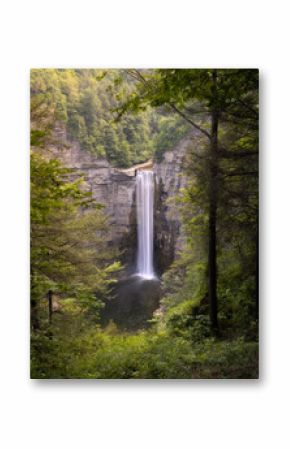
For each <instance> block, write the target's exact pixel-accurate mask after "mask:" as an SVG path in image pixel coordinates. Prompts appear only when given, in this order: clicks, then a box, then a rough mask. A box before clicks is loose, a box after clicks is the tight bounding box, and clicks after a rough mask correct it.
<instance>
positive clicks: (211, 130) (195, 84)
mask: <svg viewBox="0 0 290 449" xmlns="http://www.w3.org/2000/svg"><path fill="white" fill-rule="evenodd" d="M128 73H129V74H130V76H132V77H133V78H134V79H135V80H136V81H137V89H136V90H135V92H134V93H133V94H132V95H131V97H130V98H129V100H128V101H127V102H125V103H124V104H123V105H121V106H120V107H119V110H118V112H119V116H122V115H123V114H124V113H125V112H126V111H128V110H131V111H132V110H133V111H134V110H135V111H137V110H139V109H142V108H144V107H145V106H146V104H150V105H151V106H154V107H160V106H166V107H167V108H168V110H171V111H173V112H174V113H176V114H178V115H179V116H180V117H182V118H183V119H184V120H185V121H186V122H187V123H188V124H190V125H191V126H192V127H193V128H194V129H195V130H197V131H198V132H199V133H200V135H201V136H203V137H205V138H206V140H207V145H206V148H207V150H206V154H205V155H204V156H205V157H207V158H208V162H209V163H208V176H207V179H208V182H207V189H208V223H209V224H208V295H209V305H210V319H211V325H212V328H213V330H215V331H217V329H218V318H217V317H218V307H217V210H218V208H219V206H220V203H219V195H220V188H219V182H220V178H221V176H222V175H223V176H224V175H225V173H223V172H222V171H221V168H220V167H221V166H222V165H224V164H223V161H224V160H229V161H234V162H235V163H237V161H244V160H245V159H247V158H248V157H252V156H255V157H256V156H257V154H258V151H257V117H258V110H257V107H258V104H257V91H258V71H257V70H233V69H228V70H226V69H165V70H164V69H162V70H156V71H152V72H151V73H150V72H149V73H148V72H147V71H137V70H129V71H128ZM208 123H209V124H210V126H209V127H208ZM221 125H222V126H221ZM232 126H238V127H240V128H242V129H243V131H244V133H246V135H248V134H249V133H251V136H250V137H248V138H247V139H246V142H247V144H245V141H244V142H243V141H242V140H240V142H239V143H238V142H235V144H234V145H232V146H226V147H225V146H224V145H223V144H222V142H221V135H223V134H224V133H225V129H227V130H228V129H229V128H230V127H232ZM224 140H225V139H224ZM236 140H238V139H236ZM243 143H244V144H243ZM242 175H243V174H242Z"/></svg>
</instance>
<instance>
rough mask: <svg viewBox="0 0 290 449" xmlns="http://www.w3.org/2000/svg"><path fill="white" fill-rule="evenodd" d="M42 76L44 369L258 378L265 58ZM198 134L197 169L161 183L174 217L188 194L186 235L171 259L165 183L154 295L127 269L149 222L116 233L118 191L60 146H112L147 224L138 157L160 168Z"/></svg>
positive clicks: (35, 199) (193, 154)
mask: <svg viewBox="0 0 290 449" xmlns="http://www.w3.org/2000/svg"><path fill="white" fill-rule="evenodd" d="M30 88H31V104H30V105H31V116H30V118H31V156H30V163H31V171H30V176H31V177H30V179H31V253H30V254H31V377H32V378H34V379H249V378H250V379H256V378H258V377H259V177H258V168H259V167H258V165H259V148H258V145H259V142H258V139H259V72H258V70H256V69H169V68H168V69H150V70H149V69H146V70H145V69H114V70H112V69H108V70H106V69H103V70H101V69H33V70H31V80H30ZM57 129H61V130H65V134H66V139H60V138H59V134H57V132H56V130H57ZM184 141H186V142H188V143H187V146H186V152H185V155H184V158H183V159H182V167H181V170H180V172H179V174H178V175H176V176H177V178H176V179H179V178H178V177H182V179H185V180H186V181H185V182H184V183H183V184H182V185H180V186H179V184H178V186H179V187H178V188H177V190H176V192H174V195H172V196H170V195H168V196H170V198H169V197H168V198H166V195H161V196H160V197H159V198H158V201H159V203H162V205H161V206H160V207H162V210H164V211H165V212H164V214H163V215H161V218H159V220H161V221H162V220H163V221H166V217H167V215H166V213H167V212H166V211H167V210H168V209H170V207H171V204H172V202H174V204H175V207H176V210H177V211H178V216H177V217H175V220H178V223H179V222H180V226H179V228H178V233H179V234H178V236H179V235H180V236H181V237H182V239H181V240H182V244H180V245H179V246H177V244H176V242H174V245H175V246H174V245H173V247H174V250H173V254H172V258H171V259H170V260H169V259H168V263H167V264H165V265H164V266H162V267H161V268H160V267H159V268H158V267H157V266H156V264H157V262H156V260H157V258H158V257H157V256H158V254H157V252H158V251H159V252H160V253H162V246H160V247H158V248H157V246H156V245H157V243H156V242H155V239H156V232H155V231H154V229H155V228H154V226H155V225H156V226H157V219H155V215H154V214H155V212H154V210H155V209H156V203H157V200H156V196H157V193H158V192H157V188H156V189H155V193H152V198H155V199H153V200H152V209H153V212H152V214H153V216H154V220H153V224H152V227H153V231H152V232H151V234H152V235H153V237H152V242H151V244H152V248H153V250H152V251H153V252H152V259H153V271H154V276H153V277H154V278H153V279H151V278H150V279H146V277H145V280H143V281H142V284H141V286H140V285H139V284H138V285H139V287H138V288H139V290H142V292H141V293H142V295H143V296H142V301H143V302H145V303H146V304H145V305H144V304H143V303H142V304H143V305H142V307H143V309H142V310H141V306H140V309H139V308H138V307H139V304H140V301H139V300H138V299H137V298H138V295H140V291H139V290H138V291H136V289H135V287H134V289H133V291H132V290H130V285H131V284H128V279H130V276H131V275H132V272H131V271H130V269H132V264H134V263H135V261H136V254H137V252H138V251H139V252H140V243H138V245H139V246H138V245H137V237H136V236H135V237H133V234H132V236H131V237H130V235H129V237H128V236H127V240H126V241H125V243H124V241H123V240H122V245H120V244H119V241H115V240H114V237H112V233H113V228H114V223H113V222H111V221H110V216H109V215H108V213H107V207H108V205H107V204H105V203H104V202H102V201H100V199H99V198H98V197H96V195H94V194H93V192H92V189H90V188H88V184H87V179H86V176H85V175H84V174H83V173H81V170H77V171H76V170H75V168H74V167H72V166H67V165H66V164H65V163H64V162H63V159H62V158H61V157H57V156H56V150H55V149H57V155H61V154H62V153H63V154H65V152H66V151H68V150H69V148H70V145H72V144H73V143H76V142H77V145H79V148H80V151H81V153H80V154H83V158H84V160H87V159H86V158H88V157H89V158H91V159H90V160H93V161H96V162H94V163H95V164H98V163H100V164H101V163H103V162H102V161H106V162H105V163H106V164H107V165H106V167H109V169H110V170H111V171H110V173H113V175H112V176H111V178H110V179H120V182H127V178H128V182H130V183H131V184H133V183H134V179H135V178H136V182H137V191H136V195H135V193H133V194H132V195H133V196H132V198H133V199H134V198H135V200H132V201H133V202H132V212H131V214H132V215H134V214H135V215H137V224H136V226H135V228H136V230H135V231H136V233H137V234H138V232H139V233H140V229H141V228H142V227H141V225H140V218H139V215H138V214H139V212H138V207H140V204H139V206H138V204H137V206H138V207H137V206H136V205H135V206H134V201H137V203H138V182H141V179H140V180H139V181H138V176H135V178H134V176H133V177H131V178H130V179H129V177H128V175H127V174H126V173H127V172H126V169H130V168H131V167H133V168H134V167H135V166H136V167H141V168H140V172H141V173H142V170H144V167H145V171H146V167H148V166H150V170H151V171H152V177H153V178H152V179H156V173H155V171H156V170H155V167H157V166H158V167H163V166H165V167H168V166H169V165H168V164H169V162H168V160H169V159H168V158H169V156H168V155H169V154H173V155H176V154H177V153H176V152H178V150H176V149H178V148H179V147H178V145H179V144H180V142H184ZM173 151H175V153H174V152H173ZM148 161H149V162H148ZM170 163H174V157H173V162H170ZM142 164H143V165H144V164H145V165H144V167H143V166H142ZM146 164H149V165H146ZM162 164H165V165H162ZM166 164H167V165H166ZM95 166H96V167H97V165H95ZM142 167H143V168H142ZM136 171H137V169H136ZM145 171H143V173H145ZM151 171H150V172H151ZM140 172H139V173H140ZM96 176H97V175H96ZM114 176H115V177H114ZM118 176H119V178H118ZM166 176H167V177H169V176H172V174H170V171H169V170H167V172H166ZM124 179H125V181H124ZM148 179H149V178H148ZM108 182H109V181H108ZM147 182H148V181H147ZM150 182H151V181H150ZM154 182H155V183H156V182H157V181H154ZM101 183H102V185H103V184H104V182H103V181H100V184H101ZM131 184H130V185H131ZM150 186H153V184H150ZM108 188H109V187H108ZM140 188H141V187H140ZM152 188H153V187H152ZM154 195H155V197H154ZM140 201H141V200H140ZM142 204H143V203H142ZM114 207H115V205H114ZM134 207H135V209H136V210H135V209H134ZM154 208H155V209H154ZM149 210H150V209H149V208H148V209H146V211H147V212H146V214H147V215H148V213H149V212H148V211H149ZM146 214H145V217H147V215H146ZM135 215H134V216H135ZM140 216H141V215H140ZM143 216H144V214H143ZM138 220H139V221H138ZM133 223H135V222H133ZM165 225H166V226H167V227H166V226H165ZM162 226H163V225H162ZM135 228H134V229H135ZM142 229H143V228H142ZM162 229H163V228H162ZM164 229H167V230H168V231H166V232H168V238H167V236H166V234H165V237H164V239H165V240H164V241H165V242H166V241H167V240H168V239H170V232H171V228H170V226H169V224H168V223H165V224H164ZM135 231H134V232H135ZM151 234H150V235H151ZM166 238H167V240H166ZM126 242H127V243H126ZM138 242H139V240H138ZM126 245H127V246H128V247H126ZM137 246H138V248H137ZM148 247H149V246H148ZM146 248H147V247H146ZM156 248H157V249H156ZM146 251H147V250H146ZM161 256H162V254H161ZM130 257H131V259H130ZM166 257H167V256H164V255H163V258H165V259H166ZM126 282H127V283H126ZM130 282H131V281H130ZM138 282H139V281H138ZM149 287H150V288H149ZM152 289H153V290H154V293H152V291H153V290H152ZM120 291H121V293H122V294H121V293H120ZM129 296H130V301H131V303H132V304H133V306H132V307H133V308H134V318H133V321H132V317H131V318H130V319H131V321H129V319H128V314H127V309H126V308H125V306H124V307H123V304H127V302H126V301H128V298H129ZM153 297H154V298H153ZM152 298H153V299H154V301H153V299H152ZM118 301H119V303H118ZM134 301H135V302H134ZM153 302H154V304H153ZM131 303H130V304H131ZM152 304H153V305H152ZM149 305H150V310H149V312H148V313H147V308H149ZM114 307H115V309H114ZM116 310H117V312H116ZM144 310H145V312H144ZM143 313H144V314H145V315H146V316H145V315H144V316H143ZM120 316H121V318H120Z"/></svg>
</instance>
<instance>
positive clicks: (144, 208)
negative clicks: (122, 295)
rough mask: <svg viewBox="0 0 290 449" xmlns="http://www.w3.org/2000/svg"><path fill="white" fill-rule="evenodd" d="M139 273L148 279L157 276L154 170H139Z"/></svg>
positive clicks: (137, 195)
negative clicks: (154, 265) (155, 270)
mask: <svg viewBox="0 0 290 449" xmlns="http://www.w3.org/2000/svg"><path fill="white" fill-rule="evenodd" d="M136 182H137V186H136V199H137V226H138V228H137V231H138V232H137V233H138V252H137V274H138V275H139V276H142V277H143V278H146V279H153V278H154V277H155V274H154V269H153V205H154V178H153V172H152V171H149V170H140V171H138V172H137V179H136Z"/></svg>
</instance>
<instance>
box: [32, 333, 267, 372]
mask: <svg viewBox="0 0 290 449" xmlns="http://www.w3.org/2000/svg"><path fill="white" fill-rule="evenodd" d="M32 348H33V351H32V361H31V363H32V365H31V370H32V371H31V377H32V378H38V379H42V378H50V379H51V378H52V379H58V378H69V379H80V378H81V379H83V378H84V379H191V378H196V379H200V378H201V379H203V378H217V379H218V378H256V377H258V366H257V351H258V347H257V344H256V343H246V342H244V341H243V339H236V340H234V341H231V342H227V341H220V342H218V341H216V340H214V339H213V338H205V339H203V341H202V342H199V343H195V344H192V343H191V342H190V340H188V338H183V337H180V336H179V337H173V336H171V335H168V334H166V333H165V332H159V333H155V332H152V331H148V332H141V333H139V334H136V335H125V334H119V335H118V334H117V335H114V334H113V335H112V334H111V333H105V332H104V331H100V330H99V329H97V328H95V329H91V330H90V331H89V332H88V331H86V332H83V333H81V334H80V335H78V336H77V337H69V336H63V337H62V338H61V339H59V340H58V339H55V338H50V337H49V336H46V335H43V334H39V333H36V334H34V336H33V340H32Z"/></svg>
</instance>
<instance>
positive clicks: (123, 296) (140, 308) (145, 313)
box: [101, 276, 160, 331]
mask: <svg viewBox="0 0 290 449" xmlns="http://www.w3.org/2000/svg"><path fill="white" fill-rule="evenodd" d="M113 293H114V295H113V298H112V299H110V300H108V301H107V302H106V305H105V307H104V309H103V311H102V313H101V321H102V325H103V326H106V325H107V324H108V323H109V322H110V321H113V322H114V323H115V324H116V325H117V327H118V328H119V329H120V330H128V331H136V330H138V329H144V328H146V327H148V326H149V325H150V323H148V320H150V319H151V318H152V317H153V313H154V311H155V310H156V309H157V308H158V306H159V299H160V281H159V279H157V278H153V279H144V278H142V277H140V276H131V277H129V278H127V279H124V280H121V281H119V282H118V283H117V284H116V286H115V288H114V292H113Z"/></svg>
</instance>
